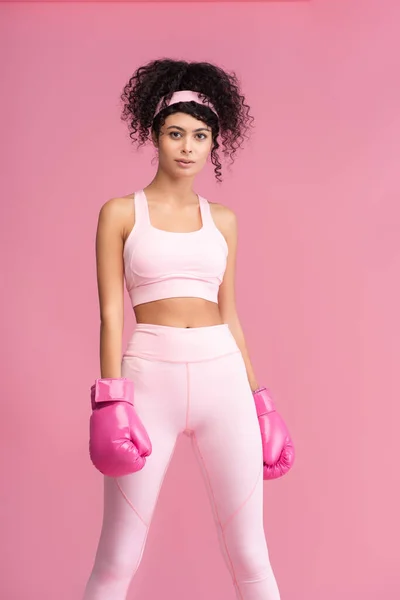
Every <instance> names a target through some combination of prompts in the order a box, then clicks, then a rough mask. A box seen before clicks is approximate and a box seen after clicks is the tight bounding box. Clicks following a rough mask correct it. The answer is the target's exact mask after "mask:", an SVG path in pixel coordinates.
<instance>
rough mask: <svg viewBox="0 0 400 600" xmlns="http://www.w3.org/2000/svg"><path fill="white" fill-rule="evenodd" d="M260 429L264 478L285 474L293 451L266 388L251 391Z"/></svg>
mask: <svg viewBox="0 0 400 600" xmlns="http://www.w3.org/2000/svg"><path fill="white" fill-rule="evenodd" d="M253 397H254V401H255V404H256V409H257V417H258V422H259V424H260V429H261V437H262V448H263V458H264V477H263V478H264V479H276V478H278V477H282V475H285V474H286V473H287V472H288V471H289V469H291V467H292V466H293V462H294V457H295V452H294V446H293V442H292V440H291V438H290V435H289V432H288V430H287V427H286V425H285V423H284V421H283V419H282V418H281V417H280V415H279V414H278V413H277V412H276V410H275V407H274V404H273V402H272V399H271V396H270V395H269V393H268V390H267V388H265V387H261V388H259V389H258V390H255V391H254V392H253Z"/></svg>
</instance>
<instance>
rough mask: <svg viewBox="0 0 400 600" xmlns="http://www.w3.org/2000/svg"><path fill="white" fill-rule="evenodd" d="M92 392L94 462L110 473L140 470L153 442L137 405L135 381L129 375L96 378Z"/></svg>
mask: <svg viewBox="0 0 400 600" xmlns="http://www.w3.org/2000/svg"><path fill="white" fill-rule="evenodd" d="M90 392H91V402H92V409H93V412H92V415H91V417H90V441H89V454H90V458H91V461H92V463H93V465H94V466H95V467H96V469H98V470H99V471H100V472H101V473H103V475H108V476H109V477H121V476H122V475H129V474H130V473H135V472H136V471H140V469H142V468H143V467H144V465H145V463H146V458H145V457H146V456H149V455H150V454H151V451H152V446H151V442H150V438H149V436H148V435H147V432H146V430H145V428H144V426H143V424H142V422H141V421H140V419H139V417H138V415H137V414H136V412H135V410H134V408H133V381H131V380H130V379H127V378H126V377H121V378H119V379H117V378H103V379H96V380H95V383H94V385H92V387H91V388H90Z"/></svg>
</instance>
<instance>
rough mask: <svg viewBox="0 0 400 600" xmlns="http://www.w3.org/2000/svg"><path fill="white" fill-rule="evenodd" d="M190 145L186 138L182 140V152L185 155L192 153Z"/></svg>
mask: <svg viewBox="0 0 400 600" xmlns="http://www.w3.org/2000/svg"><path fill="white" fill-rule="evenodd" d="M191 143H192V142H191V140H189V139H188V138H186V139H184V140H183V143H182V151H183V152H185V153H186V154H190V153H191V152H192V148H191Z"/></svg>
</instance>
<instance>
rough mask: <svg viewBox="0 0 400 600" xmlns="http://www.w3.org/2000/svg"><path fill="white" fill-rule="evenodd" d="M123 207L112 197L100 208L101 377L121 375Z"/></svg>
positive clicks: (98, 251)
mask: <svg viewBox="0 0 400 600" xmlns="http://www.w3.org/2000/svg"><path fill="white" fill-rule="evenodd" d="M123 216H124V213H123V206H122V203H121V200H120V199H118V198H112V199H111V200H108V201H107V202H106V203H105V204H103V206H102V207H101V209H100V213H99V219H98V224H97V233H96V267H97V287H98V295H99V305H100V372H101V377H102V378H103V377H121V353H122V332H123V325H124V279H123V277H124V267H123V254H122V253H123Z"/></svg>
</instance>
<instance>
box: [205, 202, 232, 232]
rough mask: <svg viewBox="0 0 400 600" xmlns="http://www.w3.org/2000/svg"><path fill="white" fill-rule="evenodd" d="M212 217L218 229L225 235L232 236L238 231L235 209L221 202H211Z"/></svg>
mask: <svg viewBox="0 0 400 600" xmlns="http://www.w3.org/2000/svg"><path fill="white" fill-rule="evenodd" d="M209 205H210V211H211V215H212V218H213V219H214V222H215V224H216V226H217V227H218V229H219V230H220V231H221V232H222V233H223V234H224V236H225V237H226V236H231V235H234V234H236V231H237V216H236V213H235V211H234V210H232V209H231V208H229V207H228V206H225V205H224V204H219V203H218V202H209Z"/></svg>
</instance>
